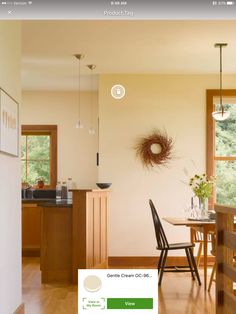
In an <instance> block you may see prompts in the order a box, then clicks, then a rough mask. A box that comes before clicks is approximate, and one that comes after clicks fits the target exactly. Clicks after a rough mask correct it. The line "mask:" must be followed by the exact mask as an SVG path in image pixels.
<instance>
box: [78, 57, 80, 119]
mask: <svg viewBox="0 0 236 314" xmlns="http://www.w3.org/2000/svg"><path fill="white" fill-rule="evenodd" d="M78 91H79V97H78V115H79V120H80V59H79V79H78Z"/></svg>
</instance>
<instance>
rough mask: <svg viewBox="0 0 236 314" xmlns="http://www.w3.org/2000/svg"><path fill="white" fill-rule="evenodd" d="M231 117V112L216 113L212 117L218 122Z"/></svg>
mask: <svg viewBox="0 0 236 314" xmlns="http://www.w3.org/2000/svg"><path fill="white" fill-rule="evenodd" d="M229 116H230V112H229V111H223V112H222V111H221V110H219V111H214V112H212V117H213V118H214V119H215V120H216V121H224V120H226V119H228V118H229Z"/></svg>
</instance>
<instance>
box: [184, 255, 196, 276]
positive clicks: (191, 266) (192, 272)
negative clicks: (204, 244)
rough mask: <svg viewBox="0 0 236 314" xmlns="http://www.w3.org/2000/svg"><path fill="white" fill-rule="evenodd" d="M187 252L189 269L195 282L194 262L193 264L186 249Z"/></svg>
mask: <svg viewBox="0 0 236 314" xmlns="http://www.w3.org/2000/svg"><path fill="white" fill-rule="evenodd" d="M185 252H186V256H187V259H188V264H189V268H190V271H191V275H192V278H193V280H195V276H194V268H193V265H192V262H191V257H190V256H189V251H188V249H185Z"/></svg>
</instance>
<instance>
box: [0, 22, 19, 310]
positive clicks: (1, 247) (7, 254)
mask: <svg viewBox="0 0 236 314" xmlns="http://www.w3.org/2000/svg"><path fill="white" fill-rule="evenodd" d="M20 62H21V29H20V22H16V21H0V69H1V70H0V86H1V87H2V88H3V89H4V90H6V91H7V92H8V93H9V94H10V95H11V96H12V97H13V98H15V99H16V100H17V101H18V102H20V101H21V86H20ZM20 189H21V185H20V159H19V158H15V157H10V156H7V155H4V154H2V153H0V200H1V203H0V313H1V314H10V313H13V312H14V311H15V310H16V309H17V308H18V306H19V305H20V304H21V302H22V295H21V199H20V196H21V194H20Z"/></svg>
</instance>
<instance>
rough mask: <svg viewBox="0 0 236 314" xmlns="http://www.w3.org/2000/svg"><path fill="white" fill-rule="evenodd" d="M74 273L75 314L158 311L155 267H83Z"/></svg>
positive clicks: (146, 312) (150, 313)
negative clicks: (76, 279) (75, 275)
mask: <svg viewBox="0 0 236 314" xmlns="http://www.w3.org/2000/svg"><path fill="white" fill-rule="evenodd" d="M78 276H79V280H78V282H79V289H78V290H79V291H78V294H79V295H78V302H79V306H78V310H79V314H83V313H91V314H96V313H104V314H105V313H110V314H112V313H114V314H120V313H132V314H136V313H139V314H140V313H142V314H152V313H153V314H154V313H155V314H157V313H158V300H157V293H158V288H157V287H158V274H157V270H153V269H85V270H79V274H78ZM124 310H125V311H124Z"/></svg>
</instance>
